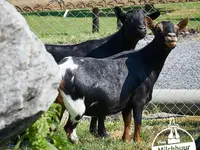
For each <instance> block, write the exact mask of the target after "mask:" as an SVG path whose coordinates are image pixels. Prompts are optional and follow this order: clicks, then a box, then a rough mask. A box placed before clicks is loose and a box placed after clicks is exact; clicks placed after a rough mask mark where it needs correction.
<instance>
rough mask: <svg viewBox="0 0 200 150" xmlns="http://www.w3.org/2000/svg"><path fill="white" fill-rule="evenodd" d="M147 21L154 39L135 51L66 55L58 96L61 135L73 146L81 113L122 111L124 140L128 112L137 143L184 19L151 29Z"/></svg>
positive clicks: (98, 114) (149, 21) (127, 125)
mask: <svg viewBox="0 0 200 150" xmlns="http://www.w3.org/2000/svg"><path fill="white" fill-rule="evenodd" d="M147 22H148V26H149V28H150V29H151V30H152V32H153V34H154V35H155V38H154V39H153V41H152V42H151V43H149V44H148V45H147V46H145V47H144V48H142V49H141V50H139V51H136V52H134V51H128V52H122V53H120V54H117V55H116V56H113V57H112V59H111V58H104V59H94V58H78V57H66V58H64V59H63V60H62V61H61V62H60V64H59V67H60V73H61V76H62V81H61V84H60V89H59V92H60V96H61V98H62V100H61V101H63V104H64V106H65V107H66V109H67V110H68V111H69V119H68V121H67V124H66V125H65V131H66V133H67V135H68V137H69V139H70V140H71V141H72V142H74V143H75V142H77V141H78V137H77V135H76V126H77V125H78V123H79V121H80V119H81V118H82V116H83V115H88V116H98V117H102V116H106V115H109V114H114V113H117V112H120V111H122V115H123V120H124V134H123V137H122V138H123V140H127V141H129V140H130V135H129V130H130V122H131V110H133V117H134V122H135V131H134V140H135V141H140V128H141V123H142V111H143V107H144V105H145V104H147V103H148V102H149V101H150V100H151V95H152V91H153V86H154V84H155V82H156V80H157V78H158V76H159V74H160V72H161V70H162V68H163V65H164V62H165V60H166V58H167V56H168V54H169V53H170V51H171V50H172V49H173V48H175V46H176V43H177V34H178V32H179V31H181V30H182V29H183V28H184V27H185V26H186V25H187V23H188V19H183V20H182V21H181V22H180V23H179V24H177V25H173V24H172V23H171V22H169V21H162V22H160V23H158V24H157V25H154V23H153V21H152V20H151V19H150V18H147Z"/></svg>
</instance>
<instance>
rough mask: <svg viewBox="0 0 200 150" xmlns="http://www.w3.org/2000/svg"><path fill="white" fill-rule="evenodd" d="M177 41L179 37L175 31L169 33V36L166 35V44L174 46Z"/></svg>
mask: <svg viewBox="0 0 200 150" xmlns="http://www.w3.org/2000/svg"><path fill="white" fill-rule="evenodd" d="M176 43H177V37H176V34H175V33H168V34H167V36H166V37H165V44H166V45H167V46H168V47H169V48H174V47H175V46H176Z"/></svg>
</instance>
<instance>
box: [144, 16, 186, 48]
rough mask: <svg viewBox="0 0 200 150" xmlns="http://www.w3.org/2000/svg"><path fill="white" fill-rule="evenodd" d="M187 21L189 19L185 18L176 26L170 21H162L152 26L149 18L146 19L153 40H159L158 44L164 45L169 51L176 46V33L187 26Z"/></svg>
mask: <svg viewBox="0 0 200 150" xmlns="http://www.w3.org/2000/svg"><path fill="white" fill-rule="evenodd" d="M188 21H189V19H188V18H185V19H183V20H181V21H180V22H179V23H178V24H176V25H174V24H173V23H172V22H170V21H162V22H160V23H158V24H156V25H154V23H153V21H152V20H151V19H150V18H147V19H146V22H147V24H148V27H149V28H150V29H151V30H152V32H153V34H154V36H155V38H156V39H157V40H159V42H160V43H162V42H163V43H165V45H166V46H167V47H168V48H170V49H172V48H174V47H175V46H176V43H177V40H178V33H179V32H180V31H181V30H183V29H184V28H185V27H186V26H187V24H188Z"/></svg>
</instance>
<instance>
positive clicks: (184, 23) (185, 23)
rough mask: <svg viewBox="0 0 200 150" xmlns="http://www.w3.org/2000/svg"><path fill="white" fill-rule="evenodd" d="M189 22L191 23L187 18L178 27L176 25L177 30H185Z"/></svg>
mask: <svg viewBox="0 0 200 150" xmlns="http://www.w3.org/2000/svg"><path fill="white" fill-rule="evenodd" d="M188 22H189V18H185V19H183V20H181V21H180V22H179V23H178V24H177V25H175V30H176V31H181V30H183V29H184V28H185V27H186V26H187V24H188Z"/></svg>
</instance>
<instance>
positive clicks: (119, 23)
mask: <svg viewBox="0 0 200 150" xmlns="http://www.w3.org/2000/svg"><path fill="white" fill-rule="evenodd" d="M122 25H123V24H122V23H121V21H120V20H119V19H118V18H117V29H118V30H119V29H121V27H122Z"/></svg>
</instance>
